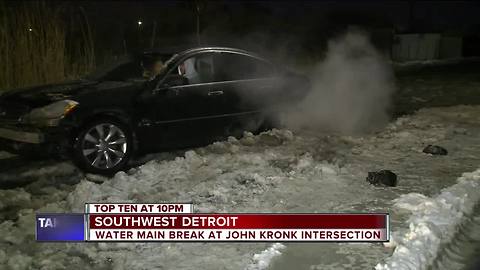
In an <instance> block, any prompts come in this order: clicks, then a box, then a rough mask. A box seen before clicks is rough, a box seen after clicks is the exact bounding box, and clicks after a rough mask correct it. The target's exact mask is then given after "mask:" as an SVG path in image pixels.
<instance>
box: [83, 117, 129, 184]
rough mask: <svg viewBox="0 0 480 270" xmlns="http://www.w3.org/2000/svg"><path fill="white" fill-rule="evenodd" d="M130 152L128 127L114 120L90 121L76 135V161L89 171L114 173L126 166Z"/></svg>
mask: <svg viewBox="0 0 480 270" xmlns="http://www.w3.org/2000/svg"><path fill="white" fill-rule="evenodd" d="M131 152H132V135H131V132H130V130H129V128H128V127H127V125H124V124H123V123H121V122H119V121H116V120H113V119H104V120H98V121H94V122H92V123H90V124H87V125H86V126H84V127H83V128H82V129H81V130H80V132H79V133H78V135H77V136H76V138H75V144H74V160H75V161H76V163H77V165H78V166H79V167H80V168H82V169H83V170H85V171H87V172H91V173H97V174H103V175H113V174H114V173H116V172H117V171H119V170H121V169H123V168H124V167H125V166H126V164H127V163H128V161H129V159H130V156H131Z"/></svg>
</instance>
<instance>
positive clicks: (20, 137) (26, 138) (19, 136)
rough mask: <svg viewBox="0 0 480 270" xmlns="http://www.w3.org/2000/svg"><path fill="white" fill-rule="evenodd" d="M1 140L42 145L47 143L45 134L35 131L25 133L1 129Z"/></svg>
mask: <svg viewBox="0 0 480 270" xmlns="http://www.w3.org/2000/svg"><path fill="white" fill-rule="evenodd" d="M0 138H2V139H6V140H12V141H16V142H21V143H33V144H40V143H43V142H44V141H45V138H44V134H43V133H41V132H35V131H23V130H17V129H11V128H2V127H0Z"/></svg>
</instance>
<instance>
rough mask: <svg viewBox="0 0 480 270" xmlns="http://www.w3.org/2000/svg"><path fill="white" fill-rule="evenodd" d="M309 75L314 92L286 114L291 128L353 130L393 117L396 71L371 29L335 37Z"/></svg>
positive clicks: (370, 128) (383, 121) (384, 121)
mask: <svg viewBox="0 0 480 270" xmlns="http://www.w3.org/2000/svg"><path fill="white" fill-rule="evenodd" d="M310 79H311V83H312V92H310V94H309V95H308V96H307V97H306V98H305V99H304V101H303V102H302V103H301V104H300V106H298V107H296V108H295V109H294V110H291V112H290V113H288V114H287V115H286V117H285V119H284V123H285V124H286V126H287V127H288V128H291V129H300V128H307V129H316V130H326V131H333V132H340V133H347V134H350V133H360V132H367V131H372V130H374V129H377V128H379V127H381V126H382V125H384V124H386V123H387V122H388V120H389V116H388V113H387V110H388V108H389V106H390V99H391V96H392V94H393V92H394V89H395V87H394V83H393V82H394V80H393V72H392V70H391V68H390V66H389V65H388V63H387V62H386V61H385V59H384V57H383V56H382V55H381V54H380V53H379V52H378V51H377V50H376V49H375V48H374V47H373V45H372V44H371V43H370V41H369V38H368V36H367V35H366V34H364V33H362V32H360V31H357V30H355V31H349V32H347V33H346V34H344V35H343V36H341V37H339V38H337V39H334V40H331V41H330V42H329V43H328V50H327V54H326V57H325V60H324V61H323V62H322V63H320V64H318V65H317V66H316V67H315V69H314V70H313V73H312V74H311V76H310Z"/></svg>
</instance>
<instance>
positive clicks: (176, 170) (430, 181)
mask: <svg viewBox="0 0 480 270" xmlns="http://www.w3.org/2000/svg"><path fill="white" fill-rule="evenodd" d="M479 120H480V107H474V106H457V107H451V108H431V109H423V110H421V111H419V112H418V113H416V114H415V115H412V116H406V117H402V118H399V119H397V120H396V121H395V122H393V123H391V124H390V125H388V126H387V127H386V128H385V129H384V130H382V131H380V132H378V133H376V134H371V135H365V136H358V137H351V136H338V135H332V134H322V133H318V132H312V131H310V132H307V131H304V132H299V133H296V134H293V133H292V132H291V131H288V130H273V131H269V132H266V133H263V134H260V135H257V136H254V135H252V134H250V133H246V134H245V135H244V137H243V138H241V139H235V138H233V137H231V138H229V139H228V140H227V141H224V142H217V143H214V144H211V145H209V146H206V147H202V148H197V149H194V150H190V151H187V152H185V153H184V155H183V156H177V157H176V158H173V159H172V158H171V157H170V156H169V157H168V158H158V159H154V160H151V161H149V162H147V163H145V164H144V165H141V166H139V167H137V168H134V169H131V170H129V171H128V172H126V173H125V172H120V173H118V174H117V175H116V176H115V177H113V178H112V179H109V180H108V179H102V178H101V177H99V176H91V175H86V176H84V175H83V174H80V173H79V172H78V171H76V170H75V168H74V167H73V166H72V165H71V164H70V163H59V164H55V165H50V166H51V167H48V166H47V168H45V169H43V171H40V170H39V168H34V169H32V170H26V171H23V172H21V173H20V172H19V174H17V175H13V174H12V173H10V174H5V175H3V174H0V179H3V180H5V178H15V177H17V178H19V179H22V178H23V177H32V176H33V177H37V178H38V181H36V182H33V183H32V184H29V185H26V186H24V187H17V188H15V189H8V190H0V210H1V215H0V217H1V219H0V221H1V222H2V223H1V224H0V247H1V248H0V268H2V269H65V268H66V269H70V268H72V269H266V268H269V269H372V268H373V267H374V266H375V265H376V264H377V263H379V262H382V261H383V260H385V259H386V258H388V257H389V256H390V255H391V254H392V252H393V249H392V248H391V247H385V246H383V245H381V244H336V243H311V244H296V243H291V244H290V243H289V244H285V245H281V244H278V245H271V244H266V243H235V244H228V243H208V244H206V243H35V241H34V225H35V224H34V213H35V212H82V211H83V205H84V203H85V202H162V201H170V202H174V201H192V202H193V203H194V204H195V209H196V210H197V211H200V212H334V211H340V212H359V211H361V212H372V211H376V212H385V211H387V212H391V214H392V216H391V218H392V221H391V227H392V229H393V230H394V231H397V230H398V231H402V229H403V230H407V229H408V224H409V220H408V218H409V213H406V212H405V211H403V210H401V209H397V208H394V207H393V206H394V201H393V200H394V199H396V198H398V197H399V196H401V195H403V194H407V193H411V192H416V193H421V194H424V195H425V196H435V195H437V194H438V193H439V192H440V191H441V189H442V188H446V187H449V186H451V185H453V184H455V179H456V177H458V175H460V174H461V173H462V172H465V171H472V170H474V169H476V168H477V167H478V164H479V158H480V155H479V152H480V149H479V148H478V145H480V136H478V135H479V134H480V121H479ZM427 144H439V145H441V146H444V147H445V148H447V149H448V151H449V155H448V156H442V157H439V156H429V155H426V154H424V153H422V149H423V147H424V146H426V145H427ZM167 156H168V155H167ZM55 168H57V169H55ZM379 169H391V170H392V171H394V172H395V173H397V174H398V176H399V186H398V187H395V188H381V187H373V186H371V185H369V184H368V183H366V182H365V177H366V175H367V172H368V171H374V170H379ZM3 180H2V181H3ZM10 180H11V179H10ZM62 180H63V181H65V183H64V182H62ZM77 182H78V183H77ZM99 182H101V184H98V183H99ZM473 192H474V191H473ZM477 192H478V191H477ZM409 196H412V195H409ZM401 198H402V197H401ZM422 198H423V197H422ZM437 198H438V197H437ZM425 200H427V199H425ZM400 201H401V200H400ZM397 202H399V201H397ZM395 239H401V238H395ZM398 241H399V243H403V242H401V241H400V240H398ZM392 260H394V259H393V258H392ZM386 263H387V264H388V263H389V260H388V259H387V261H386Z"/></svg>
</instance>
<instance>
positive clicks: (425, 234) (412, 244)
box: [375, 170, 480, 270]
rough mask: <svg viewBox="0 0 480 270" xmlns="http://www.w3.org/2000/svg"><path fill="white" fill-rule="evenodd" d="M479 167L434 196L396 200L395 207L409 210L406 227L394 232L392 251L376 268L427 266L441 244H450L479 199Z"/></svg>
mask: <svg viewBox="0 0 480 270" xmlns="http://www.w3.org/2000/svg"><path fill="white" fill-rule="evenodd" d="M479 180H480V170H477V171H475V172H472V173H464V174H463V175H462V176H461V177H460V178H459V179H458V183H457V184H455V185H453V186H451V187H448V188H446V189H444V190H443V191H442V192H441V193H440V194H439V195H438V196H436V197H435V198H429V197H426V196H425V195H422V194H419V193H409V194H405V195H402V196H400V198H398V199H395V200H394V201H395V207H398V208H400V209H405V210H408V211H411V212H412V216H411V217H410V218H409V219H408V222H409V223H410V224H409V230H407V232H405V233H404V234H400V233H399V232H396V233H395V234H394V235H393V237H392V241H391V243H390V244H392V245H395V246H396V248H395V251H394V253H393V255H392V257H390V258H389V259H388V260H387V263H385V264H378V265H377V266H376V267H375V269H377V270H389V269H399V270H401V269H428V267H429V266H430V265H432V262H433V261H434V259H435V258H436V257H437V254H438V253H439V248H440V245H441V244H442V243H449V242H450V241H451V240H452V238H453V237H454V235H455V232H456V229H457V227H458V226H459V225H460V223H461V222H462V220H463V219H464V218H465V216H468V215H470V214H471V213H472V211H473V210H474V207H475V205H476V204H477V203H478V202H479V201H480V192H479V191H478V189H479V187H480V181H479Z"/></svg>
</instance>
